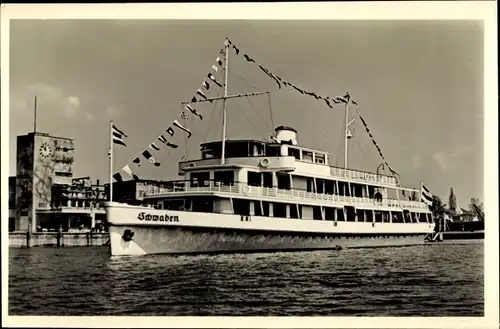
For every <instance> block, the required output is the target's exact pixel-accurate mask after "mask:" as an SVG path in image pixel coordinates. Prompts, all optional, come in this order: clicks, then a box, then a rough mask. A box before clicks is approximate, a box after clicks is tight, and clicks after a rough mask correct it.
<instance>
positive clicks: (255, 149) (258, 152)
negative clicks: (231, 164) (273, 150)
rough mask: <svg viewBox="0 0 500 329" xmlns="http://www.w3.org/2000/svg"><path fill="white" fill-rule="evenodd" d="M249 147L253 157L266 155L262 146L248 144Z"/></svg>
mask: <svg viewBox="0 0 500 329" xmlns="http://www.w3.org/2000/svg"><path fill="white" fill-rule="evenodd" d="M250 145H252V147H253V150H252V151H253V152H252V155H253V156H262V155H265V154H266V152H265V148H264V145H263V144H250Z"/></svg>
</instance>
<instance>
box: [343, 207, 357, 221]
mask: <svg viewBox="0 0 500 329" xmlns="http://www.w3.org/2000/svg"><path fill="white" fill-rule="evenodd" d="M345 210H346V213H347V221H348V222H354V221H355V220H356V208H354V207H349V206H346V207H345Z"/></svg>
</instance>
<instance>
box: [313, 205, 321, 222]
mask: <svg viewBox="0 0 500 329" xmlns="http://www.w3.org/2000/svg"><path fill="white" fill-rule="evenodd" d="M313 219H321V207H319V206H313Z"/></svg>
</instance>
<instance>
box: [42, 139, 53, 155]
mask: <svg viewBox="0 0 500 329" xmlns="http://www.w3.org/2000/svg"><path fill="white" fill-rule="evenodd" d="M52 152H53V150H52V146H51V145H50V144H49V143H43V144H42V146H40V157H41V158H42V159H48V158H50V157H52Z"/></svg>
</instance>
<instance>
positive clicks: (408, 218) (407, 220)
mask: <svg viewBox="0 0 500 329" xmlns="http://www.w3.org/2000/svg"><path fill="white" fill-rule="evenodd" d="M403 213H404V216H405V223H411V214H410V212H409V211H408V210H405V211H403Z"/></svg>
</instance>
